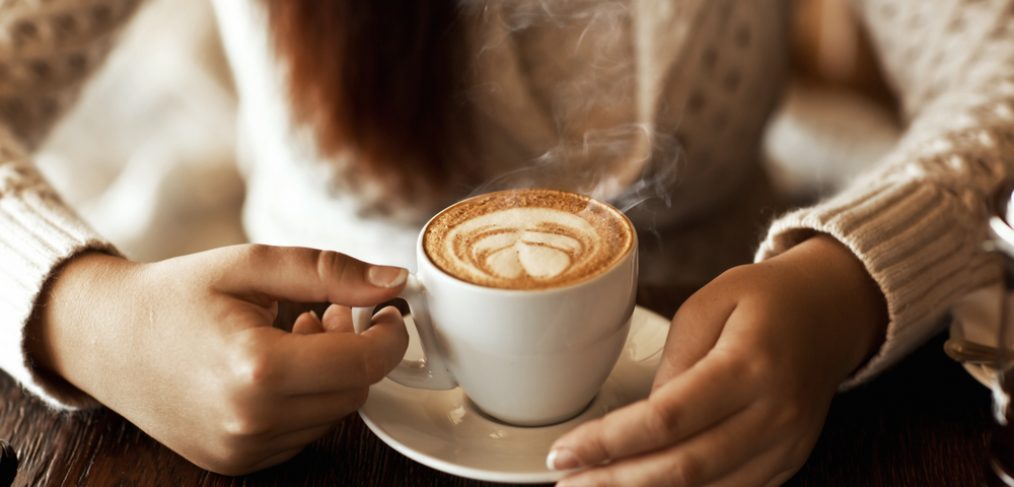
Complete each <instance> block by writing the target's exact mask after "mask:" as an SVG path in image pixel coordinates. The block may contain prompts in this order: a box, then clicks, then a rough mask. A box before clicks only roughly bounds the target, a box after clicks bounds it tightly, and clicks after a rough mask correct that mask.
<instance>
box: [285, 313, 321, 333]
mask: <svg viewBox="0 0 1014 487" xmlns="http://www.w3.org/2000/svg"><path fill="white" fill-rule="evenodd" d="M323 331H324V325H323V324H322V323H321V321H320V318H318V317H317V313H315V312H314V311H313V310H310V311H307V312H305V313H303V314H301V315H299V316H297V317H296V321H295V323H293V324H292V333H298V334H301V335H309V334H310V333H320V332H323Z"/></svg>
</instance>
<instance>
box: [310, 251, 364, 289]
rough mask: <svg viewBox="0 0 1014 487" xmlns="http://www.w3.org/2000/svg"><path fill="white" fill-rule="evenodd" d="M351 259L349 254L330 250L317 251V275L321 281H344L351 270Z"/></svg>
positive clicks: (348, 276)
mask: <svg viewBox="0 0 1014 487" xmlns="http://www.w3.org/2000/svg"><path fill="white" fill-rule="evenodd" d="M351 264H352V259H351V258H349V256H347V255H345V254H342V253H340V252H335V251H332V250H321V251H317V276H318V277H319V278H320V281H321V282H330V281H336V282H345V281H347V280H348V279H349V278H350V277H356V278H358V277H359V276H350V273H351V272H352V267H354V266H353V265H351Z"/></svg>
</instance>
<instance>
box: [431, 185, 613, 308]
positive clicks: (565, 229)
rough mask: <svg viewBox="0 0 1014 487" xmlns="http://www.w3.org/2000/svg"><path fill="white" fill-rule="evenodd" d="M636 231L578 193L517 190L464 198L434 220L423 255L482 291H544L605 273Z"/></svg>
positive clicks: (604, 207) (605, 207) (604, 206)
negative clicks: (488, 288)
mask: <svg viewBox="0 0 1014 487" xmlns="http://www.w3.org/2000/svg"><path fill="white" fill-rule="evenodd" d="M632 235H633V233H632V230H631V229H630V226H629V222H627V220H626V218H625V217H624V216H623V215H622V214H620V213H619V212H618V211H616V210H615V209H612V208H610V207H608V206H606V205H604V204H602V203H598V202H596V201H593V200H590V199H588V198H585V197H583V196H580V195H576V194H571V193H564V192H559V191H551V190H516V191H505V192H499V193H491V194H489V195H483V196H479V197H476V198H472V199H469V200H465V201H463V202H461V203H458V204H457V205H454V206H452V207H451V208H449V209H448V210H445V211H444V212H443V213H441V214H440V215H438V216H437V217H436V218H434V220H433V221H432V222H431V223H430V225H429V226H428V227H427V229H426V232H425V236H424V246H425V249H426V253H427V254H428V256H429V257H430V259H431V260H433V261H434V263H436V264H437V265H438V266H439V267H440V268H441V269H443V270H444V271H446V272H448V273H450V274H451V275H454V276H455V277H457V278H459V279H462V280H465V281H468V282H471V283H475V284H480V285H484V286H490V287H497V288H507V289H542V288H547V287H554V286H561V285H565V284H569V283H572V282H576V281H578V280H581V279H583V278H587V277H589V276H592V275H595V274H597V273H599V272H601V271H602V270H605V269H607V268H609V267H610V266H611V265H612V264H613V263H614V262H616V261H617V260H618V259H619V258H620V257H622V256H623V255H625V254H626V252H627V251H629V249H630V247H631V245H632V244H631V242H632V240H633V237H632Z"/></svg>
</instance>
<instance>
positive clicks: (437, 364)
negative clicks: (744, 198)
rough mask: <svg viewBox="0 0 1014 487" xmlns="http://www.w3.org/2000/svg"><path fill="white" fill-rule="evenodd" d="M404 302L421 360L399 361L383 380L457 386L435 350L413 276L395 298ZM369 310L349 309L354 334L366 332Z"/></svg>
mask: <svg viewBox="0 0 1014 487" xmlns="http://www.w3.org/2000/svg"><path fill="white" fill-rule="evenodd" d="M398 297H399V298H402V299H404V300H405V302H407V303H408V307H409V310H411V312H412V319H413V321H415V328H416V330H417V331H418V332H419V341H420V342H421V343H422V349H423V358H422V359H421V360H402V361H401V363H400V364H398V366H397V367H395V368H394V370H392V371H391V373H390V374H388V375H387V377H388V378H389V379H391V380H393V381H395V382H397V383H399V384H401V385H404V386H408V387H415V388H417V389H433V390H446V389H453V388H455V387H457V386H458V383H457V381H455V380H454V376H452V375H451V372H450V371H449V370H447V366H445V365H444V360H443V358H442V357H441V356H440V352H439V351H438V349H437V345H436V337H435V336H434V333H433V325H432V323H431V321H430V313H429V306H428V305H427V304H426V288H425V287H423V285H422V283H421V282H419V280H418V279H417V278H416V277H415V276H412V275H410V276H408V283H406V284H405V290H404V291H402V293H401V294H400V295H399V296H398ZM373 313H374V308H373V307H363V308H353V309H352V326H353V327H354V328H355V330H356V334H359V333H362V332H364V331H366V329H367V328H369V327H370V324H371V322H372V321H373Z"/></svg>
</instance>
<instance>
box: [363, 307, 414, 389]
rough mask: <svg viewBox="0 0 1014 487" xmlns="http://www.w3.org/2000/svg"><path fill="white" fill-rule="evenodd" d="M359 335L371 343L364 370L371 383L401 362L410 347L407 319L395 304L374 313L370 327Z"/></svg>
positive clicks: (378, 379)
mask: <svg viewBox="0 0 1014 487" xmlns="http://www.w3.org/2000/svg"><path fill="white" fill-rule="evenodd" d="M359 336H360V337H361V338H362V339H364V340H366V341H367V342H368V343H369V346H368V347H367V352H366V354H365V356H364V363H365V366H364V371H365V375H366V377H367V378H368V380H369V381H370V382H371V383H373V382H379V381H380V380H381V379H383V378H384V377H385V376H386V375H387V374H388V373H389V372H391V370H393V369H394V368H395V367H396V366H397V365H398V364H399V363H401V360H402V358H403V357H404V356H405V350H406V349H407V348H408V332H407V331H406V330H405V321H404V320H403V319H402V317H401V311H398V308H395V307H394V306H388V307H386V308H384V309H382V310H380V311H378V312H377V313H376V314H374V315H373V322H372V324H371V326H370V327H369V329H367V330H366V331H364V332H363V333H362V334H360V335H359Z"/></svg>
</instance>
